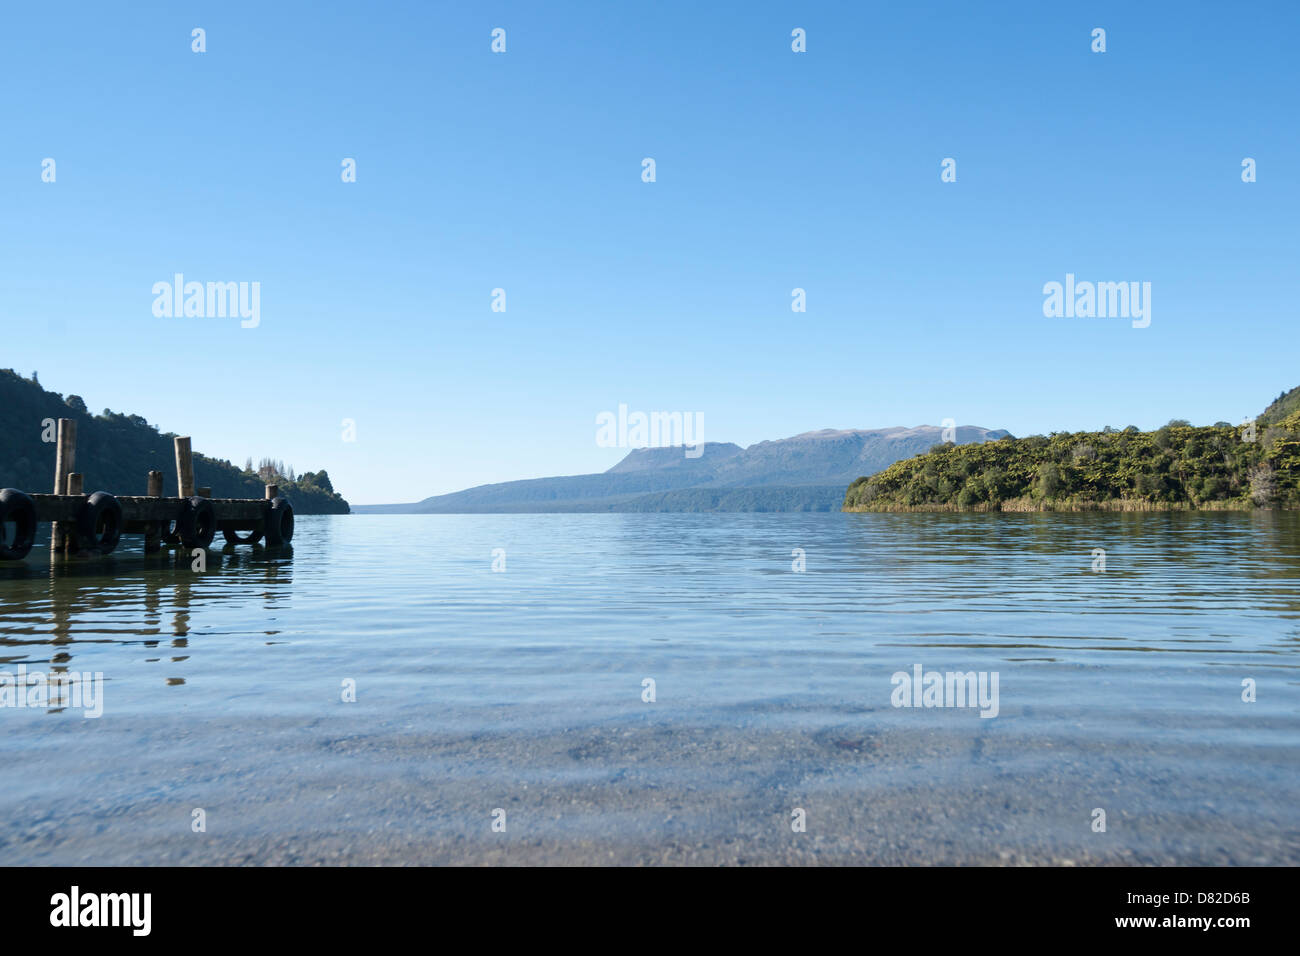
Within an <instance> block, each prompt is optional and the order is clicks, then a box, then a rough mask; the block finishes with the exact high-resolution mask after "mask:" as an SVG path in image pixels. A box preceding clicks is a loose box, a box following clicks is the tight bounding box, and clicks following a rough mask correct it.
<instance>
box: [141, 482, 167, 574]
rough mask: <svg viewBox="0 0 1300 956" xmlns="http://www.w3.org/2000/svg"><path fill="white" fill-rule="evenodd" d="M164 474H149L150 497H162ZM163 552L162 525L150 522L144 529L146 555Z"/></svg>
mask: <svg viewBox="0 0 1300 956" xmlns="http://www.w3.org/2000/svg"><path fill="white" fill-rule="evenodd" d="M162 485H163V474H162V472H161V471H151V472H149V486H148V497H150V498H161V497H162V490H163V489H162ZM161 550H162V525H161V523H160V522H157V521H150V522H149V523H148V524H147V525H146V526H145V529H144V553H145V554H154V553H156V552H158V551H161Z"/></svg>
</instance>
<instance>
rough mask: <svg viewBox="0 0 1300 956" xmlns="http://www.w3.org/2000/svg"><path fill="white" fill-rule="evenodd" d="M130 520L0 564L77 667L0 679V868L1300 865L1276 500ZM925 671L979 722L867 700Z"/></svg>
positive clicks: (46, 636) (8, 589)
mask: <svg viewBox="0 0 1300 956" xmlns="http://www.w3.org/2000/svg"><path fill="white" fill-rule="evenodd" d="M138 540H139V539H132V540H131V541H130V542H128V544H134V545H135V546H134V547H124V548H122V549H119V551H118V552H116V553H115V554H113V555H112V556H111V557H109V558H103V559H97V560H90V561H80V562H74V563H63V564H59V565H56V566H54V567H51V564H50V561H49V557H48V554H46V553H45V552H43V551H41V550H39V549H38V550H37V551H34V552H33V553H32V555H31V556H29V557H28V558H27V560H26V561H24V562H20V563H18V564H16V565H15V564H7V565H0V671H8V672H14V671H16V669H17V668H18V666H19V665H20V664H21V665H25V666H26V668H27V670H28V671H29V672H31V671H46V672H48V671H50V670H52V669H53V670H58V669H66V670H68V671H75V672H102V674H103V681H104V683H103V716H102V717H99V718H98V719H86V718H85V717H84V716H83V712H82V711H80V710H77V709H75V708H70V707H69V708H61V709H59V708H49V707H23V708H16V707H0V728H3V734H2V735H0V759H3V760H4V761H5V765H6V767H7V768H8V771H9V772H8V773H6V774H5V775H4V784H3V787H2V788H0V859H2V860H3V862H5V863H11V864H13V863H93V864H101V863H102V864H114V863H175V862H181V863H188V862H195V863H205V862H214V863H243V862H267V863H316V862H353V863H371V862H383V863H462V862H463V863H475V862H527V863H539V862H542V863H544V862H565V863H573V862H616V863H655V862H688V863H689V862H701V863H719V862H721V863H730V862H736V863H764V862H782V863H787V862H788V863H802V862H835V863H853V862H861V863H873V862H880V863H990V862H991V863H999V862H1011V863H1019V862H1030V863H1065V862H1077V863H1168V862H1172V863H1287V864H1293V865H1294V864H1296V863H1298V862H1300V799H1298V798H1300V748H1298V747H1297V744H1300V708H1298V707H1297V704H1298V703H1300V671H1298V670H1297V667H1300V515H1296V514H1265V513H1258V514H1239V513H1202V514H1196V513H1191V514H1188V513H1176V514H1066V515H1011V514H1008V515H997V514H995V515H954V514H915V515H911V514H909V515H885V514H880V515H878V514H853V515H843V514H806V515H800V514H770V515H653V514H648V515H647V514H627V515H622V514H606V515H475V516H444V515H438V516H380V515H376V516H345V517H316V518H307V517H304V518H299V520H298V524H297V534H296V537H295V540H294V548H293V549H292V552H287V553H280V552H273V551H264V550H261V549H257V550H253V549H250V548H248V547H244V546H241V547H238V548H234V549H227V550H226V551H225V552H222V551H220V550H213V551H211V552H209V553H208V556H207V569H206V571H203V572H197V571H194V570H192V568H191V559H190V558H189V557H188V556H186V557H180V556H177V555H172V554H164V555H162V556H149V557H146V556H144V555H143V554H141V553H140V551H139V547H138V543H136V542H138ZM497 548H501V549H504V562H505V569H504V571H493V561H494V557H493V551H494V549H497ZM1095 548H1102V549H1105V552H1106V554H1105V562H1106V563H1105V571H1104V572H1094V571H1093V570H1092V567H1093V563H1094V557H1093V554H1092V552H1093V549H1095ZM794 549H802V550H803V552H804V560H805V562H806V570H805V571H804V572H802V573H797V572H795V571H794V570H793V569H792V562H793V561H794V560H795V557H794V556H793V555H792V551H794ZM499 563H500V562H499V559H498V564H499ZM918 664H919V665H921V667H922V668H923V670H925V671H931V670H937V671H940V672H949V671H953V672H971V671H973V672H977V673H981V672H983V673H986V674H989V675H992V674H996V675H997V678H998V700H997V704H998V706H997V716H996V717H991V718H981V716H980V712H979V710H978V709H976V708H970V707H947V708H943V707H930V708H927V707H912V708H903V707H895V706H892V704H891V693H892V692H893V691H894V686H893V684H892V683H891V677H892V676H893V675H894V674H895V673H896V672H900V671H902V672H907V673H910V672H912V669H913V667H914V665H918ZM646 679H652V680H653V681H654V696H655V699H654V701H653V702H647V701H645V700H643V693H644V692H645V691H644V688H643V681H645V680H646ZM1247 679H1249V680H1251V681H1253V682H1254V686H1255V694H1256V698H1257V699H1256V700H1255V701H1254V702H1246V701H1243V699H1242V695H1243V681H1244V680H1247ZM345 681H355V686H356V701H355V702H344V701H343V699H342V697H343V687H344V682H345ZM796 808H798V809H802V810H803V811H804V814H805V818H806V824H807V830H806V832H798V833H797V832H794V831H793V830H792V828H791V820H792V819H793V817H792V813H793V812H794V810H795V809H796ZM196 809H201V810H202V811H203V816H204V818H205V824H206V830H204V831H202V832H195V829H194V826H193V821H194V819H195V813H194V811H195V810H196ZM498 809H500V810H504V811H505V818H506V830H505V832H494V831H493V829H492V823H493V819H494V815H493V811H494V810H498ZM1097 809H1102V810H1104V811H1105V813H1106V830H1105V832H1098V831H1096V830H1094V820H1095V819H1096V813H1095V811H1096V810H1097ZM497 817H498V818H499V817H500V814H497Z"/></svg>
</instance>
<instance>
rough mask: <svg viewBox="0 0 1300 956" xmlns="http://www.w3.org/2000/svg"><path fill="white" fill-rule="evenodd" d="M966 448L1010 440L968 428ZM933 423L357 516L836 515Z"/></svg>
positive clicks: (798, 438)
mask: <svg viewBox="0 0 1300 956" xmlns="http://www.w3.org/2000/svg"><path fill="white" fill-rule="evenodd" d="M954 431H955V435H954V437H955V438H956V440H957V442H958V443H959V444H960V443H967V442H984V441H991V440H997V439H999V438H1003V437H1007V436H1009V434H1010V433H1009V432H1007V431H1005V430H1003V429H987V428H982V427H979V426H974V425H962V426H959V427H957V428H956V429H954ZM944 434H945V429H942V428H940V427H938V426H934V425H918V426H913V427H906V426H901V425H900V426H892V427H888V428H874V429H829V428H827V429H820V430H818V431H811V432H802V433H800V434H798V435H792V436H790V437H789V438H780V439H769V440H765V441H761V442H756V443H755V444H753V445H750V446H749V447H747V448H741V447H740V446H739V445H737V444H735V443H733V442H707V443H705V444H703V445H702V446H696V447H697V448H698V449H699V451H700V454H699V455H698V456H697V457H694V458H692V457H688V455H687V450H686V448H685V446H681V445H678V446H668V447H657V448H634V449H632V450H631V451H629V452H628V454H627V455H625V456H624V457H623V458H622V459H621V460H620V461H618V462H617V463H616V464H614V465H613V466H611V467H610V468H608V469H606V470H605V471H603V472H598V473H595V474H588V475H561V476H557V477H553V478H528V479H523V480H520V481H507V482H495V483H491V484H485V485H477V486H475V487H472V488H466V489H463V490H462V491H456V492H451V493H449V494H445V495H433V496H431V497H429V498H425V499H423V500H421V501H417V502H411V503H409V504H387V505H354V506H353V511H355V512H357V513H358V514H483V513H528V512H556V511H563V512H570V511H588V512H603V511H629V512H631V511H834V510H838V508H839V506H840V504H841V503H842V502H843V498H844V488H845V487H847V485H848V484H849V483H850V482H851V481H853V479H854V478H856V477H858V476H859V475H860V474H862V473H863V471H862V469H863V468H867V469H870V470H871V471H876V470H879V469H880V468H884V467H886V466H888V465H890V464H893V463H894V462H895V461H898V460H900V459H902V458H906V457H909V456H911V455H915V454H918V453H920V452H922V451H926V450H928V449H929V448H930V447H932V446H933V445H935V444H939V443H941V441H942V439H943V437H944Z"/></svg>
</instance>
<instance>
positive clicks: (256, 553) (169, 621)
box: [0, 544, 293, 685]
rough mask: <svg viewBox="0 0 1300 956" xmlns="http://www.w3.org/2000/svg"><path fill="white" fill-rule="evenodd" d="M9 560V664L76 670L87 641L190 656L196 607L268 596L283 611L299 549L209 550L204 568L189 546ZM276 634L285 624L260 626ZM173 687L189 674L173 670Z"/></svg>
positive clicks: (4, 625) (4, 658)
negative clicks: (175, 674)
mask: <svg viewBox="0 0 1300 956" xmlns="http://www.w3.org/2000/svg"><path fill="white" fill-rule="evenodd" d="M38 554H39V552H37V551H33V553H32V555H31V556H29V559H28V561H26V562H19V563H16V564H8V565H6V564H0V649H3V650H0V665H5V666H10V665H17V664H20V663H21V664H26V665H27V666H28V667H29V668H32V667H34V666H37V665H48V666H49V669H50V671H51V672H52V673H59V672H62V671H67V670H68V669H69V667H70V665H72V664H73V662H74V660H75V659H76V657H77V654H78V652H79V650H83V649H84V648H85V647H86V645H102V644H122V645H141V646H143V647H146V648H155V647H160V646H163V645H164V644H165V645H166V646H167V647H168V648H170V649H171V650H173V651H183V652H185V653H184V654H183V655H173V656H171V658H170V659H171V660H172V661H173V662H181V661H185V660H188V659H189V657H190V654H191V653H192V652H193V650H194V648H191V646H190V636H191V630H192V618H193V615H194V610H195V607H196V605H199V606H212V605H219V604H221V603H222V602H237V603H239V604H240V605H242V606H246V607H247V606H252V605H254V604H255V603H260V605H261V607H262V609H263V610H265V611H266V612H268V618H270V617H273V616H274V612H276V611H278V610H280V609H281V608H282V607H283V606H284V604H285V601H286V599H287V597H288V595H289V592H290V587H291V585H292V583H293V548H292V547H291V546H288V545H286V546H283V547H280V548H275V549H271V550H268V549H266V548H264V547H262V546H261V545H252V546H249V545H238V546H236V545H232V544H226V545H225V546H224V547H222V548H215V547H214V548H210V549H208V550H207V552H206V553H205V555H204V556H203V559H202V560H203V564H204V567H203V568H202V570H196V567H195V563H196V561H197V560H198V559H197V558H196V557H195V556H193V555H192V554H191V553H190V552H188V551H186V550H185V549H183V548H176V549H172V550H164V551H162V552H159V553H156V554H144V553H143V552H142V551H140V550H136V551H135V552H134V553H132V551H130V550H123V551H118V552H114V553H113V554H111V555H107V556H103V557H94V558H64V557H62V556H54V555H51V556H50V561H49V564H48V565H45V564H43V563H38V561H37V555H38ZM261 633H262V634H263V635H265V636H267V637H274V636H275V635H276V634H277V633H278V631H277V629H275V628H267V629H265V630H263V631H262V632H261ZM167 682H168V683H169V684H171V685H180V684H184V683H185V680H184V678H177V677H171V678H168V681H167Z"/></svg>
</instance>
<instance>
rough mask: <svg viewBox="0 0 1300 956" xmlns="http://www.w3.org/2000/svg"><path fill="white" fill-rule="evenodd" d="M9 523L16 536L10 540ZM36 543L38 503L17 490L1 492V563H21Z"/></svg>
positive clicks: (10, 489)
mask: <svg viewBox="0 0 1300 956" xmlns="http://www.w3.org/2000/svg"><path fill="white" fill-rule="evenodd" d="M9 522H13V525H14V536H13V540H12V541H10V540H9V530H8V526H9ZM35 541H36V502H34V501H32V499H31V496H30V495H26V494H23V492H21V491H19V490H18V489H17V488H5V489H3V490H0V561H21V560H22V559H23V558H25V557H27V554H28V552H29V551H31V550H32V545H33V544H34V543H35Z"/></svg>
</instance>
